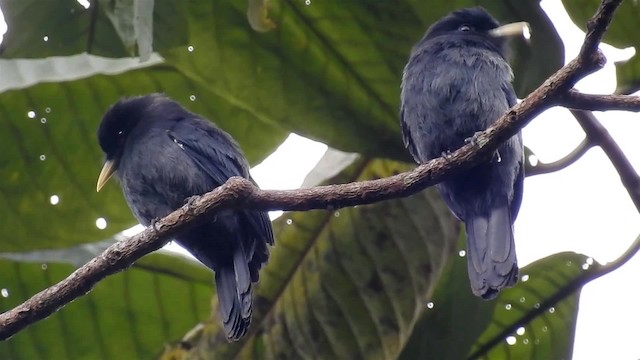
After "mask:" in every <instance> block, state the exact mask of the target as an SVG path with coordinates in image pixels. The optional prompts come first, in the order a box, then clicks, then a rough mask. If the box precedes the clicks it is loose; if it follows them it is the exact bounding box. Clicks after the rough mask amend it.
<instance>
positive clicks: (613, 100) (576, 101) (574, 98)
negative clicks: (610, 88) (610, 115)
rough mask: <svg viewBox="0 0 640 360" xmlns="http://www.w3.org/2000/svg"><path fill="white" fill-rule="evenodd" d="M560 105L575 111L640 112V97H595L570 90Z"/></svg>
mask: <svg viewBox="0 0 640 360" xmlns="http://www.w3.org/2000/svg"><path fill="white" fill-rule="evenodd" d="M559 105H562V106H564V107H567V108H570V109H574V110H590V111H605V110H622V111H634V112H639V111H640V96H633V95H593V94H583V93H581V92H579V91H576V90H569V91H568V92H567V93H566V94H564V96H562V99H561V100H560V103H559Z"/></svg>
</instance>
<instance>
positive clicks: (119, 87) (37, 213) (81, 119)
mask: <svg viewBox="0 0 640 360" xmlns="http://www.w3.org/2000/svg"><path fill="white" fill-rule="evenodd" d="M85 57H86V56H85ZM89 60H91V61H89V64H92V61H93V60H92V59H89ZM59 61H60V60H59V59H48V60H46V61H45V62H47V63H49V64H50V65H49V66H51V65H56V64H57V63H58V62H59ZM12 62H19V63H20V64H21V65H20V66H17V68H18V69H22V70H24V71H27V72H28V71H29V66H31V65H33V66H34V69H35V68H38V66H39V65H38V66H36V65H35V64H34V63H33V62H35V61H27V60H13V61H9V63H12ZM63 62H64V61H63ZM79 63H80V62H79ZM40 65H42V64H40ZM45 66H46V65H45ZM108 68H109V67H107V69H108ZM25 69H26V70H25ZM100 70H103V69H102V68H100ZM16 86H17V85H16ZM160 91H162V92H166V93H167V94H168V95H170V96H172V97H173V98H175V99H176V100H178V101H180V102H181V103H183V104H184V105H185V106H187V107H188V108H189V109H190V110H192V111H194V112H196V113H200V114H202V115H203V116H205V117H207V118H209V119H211V120H213V121H214V122H215V123H217V124H218V125H219V126H220V127H221V128H223V129H225V130H226V131H228V132H229V133H230V134H231V135H232V136H234V137H235V138H236V140H238V142H239V143H240V144H241V146H243V148H244V149H245V153H246V155H247V157H248V158H249V160H250V161H252V162H253V163H255V162H257V161H260V160H262V159H263V158H264V157H266V155H267V154H269V153H271V152H272V151H273V150H274V149H275V148H276V146H278V145H279V144H280V143H281V142H282V141H283V140H284V138H285V137H286V136H287V133H286V132H284V131H282V130H280V129H278V128H276V127H274V126H273V125H271V124H266V123H264V122H260V121H256V119H255V117H254V115H253V114H251V113H249V112H247V111H245V110H244V109H242V108H238V107H237V106H234V104H231V103H229V102H227V101H226V100H225V99H223V98H220V97H218V96H216V94H214V93H211V92H210V91H209V90H208V89H207V88H206V87H204V86H202V85H201V84H199V83H196V82H193V81H190V80H189V79H188V78H186V77H184V76H182V74H181V73H180V72H178V71H176V70H175V69H174V68H172V67H170V66H167V65H162V64H161V65H155V66H152V67H148V68H143V69H137V70H133V71H128V72H125V73H122V74H117V75H112V76H107V75H94V76H91V77H88V78H84V79H81V80H75V81H61V82H53V83H40V84H37V85H34V86H30V87H28V88H26V89H24V90H18V89H17V90H9V91H5V92H2V93H0V151H2V154H3V157H2V158H1V159H0V179H1V180H0V196H2V201H1V203H2V205H0V206H1V207H3V211H4V213H5V214H7V215H6V217H5V220H4V221H0V235H1V236H2V237H3V238H4V239H5V240H4V241H3V243H2V247H1V248H0V251H2V252H9V251H27V250H32V249H46V248H63V247H69V246H71V245H73V244H80V243H85V242H89V241H95V240H99V239H103V238H106V237H108V236H109V235H112V234H114V233H116V232H118V231H121V230H123V229H125V228H127V227H129V226H131V225H134V224H135V223H136V221H135V219H134V218H133V216H132V215H131V213H130V211H129V209H128V208H127V206H126V204H125V202H124V199H123V197H122V194H121V191H120V189H119V187H118V186H117V184H116V182H115V181H114V182H112V183H111V184H110V185H107V186H106V187H105V189H104V190H103V192H100V193H96V191H95V183H96V179H97V174H98V173H99V171H100V167H101V164H102V157H103V155H102V152H101V150H100V147H99V146H98V144H97V140H96V135H95V133H96V129H97V127H98V123H99V121H100V118H101V117H102V114H103V112H104V111H105V110H106V109H107V108H108V106H109V105H110V104H112V103H114V102H115V101H116V100H117V99H118V98H120V97H121V96H122V95H124V94H139V93H151V92H160ZM191 99H194V101H191ZM53 195H55V196H57V197H58V198H59V203H58V204H57V205H52V204H51V203H50V198H51V196H53ZM100 217H102V218H105V219H106V220H107V224H108V227H107V229H106V230H100V229H98V228H97V227H96V225H95V223H96V219H97V218H100ZM43 219H47V221H44V220H43Z"/></svg>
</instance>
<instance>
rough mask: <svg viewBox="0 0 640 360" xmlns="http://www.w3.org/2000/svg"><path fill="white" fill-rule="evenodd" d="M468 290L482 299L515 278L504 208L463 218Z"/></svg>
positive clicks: (515, 271) (514, 263)
mask: <svg viewBox="0 0 640 360" xmlns="http://www.w3.org/2000/svg"><path fill="white" fill-rule="evenodd" d="M465 225H466V229H467V248H468V259H467V265H468V268H469V280H470V282H471V289H472V291H473V293H474V294H475V295H477V296H480V297H482V298H483V299H485V300H489V299H493V298H495V297H496V296H497V295H498V292H499V291H500V290H501V289H503V288H505V287H511V286H513V285H515V284H516V282H517V281H518V264H517V260H516V251H515V244H514V242H513V229H512V227H511V221H510V217H509V209H508V207H503V208H499V209H494V210H492V212H491V214H490V215H489V217H488V218H487V217H474V218H469V219H466V220H465Z"/></svg>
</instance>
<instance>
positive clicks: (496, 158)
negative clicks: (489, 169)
mask: <svg viewBox="0 0 640 360" xmlns="http://www.w3.org/2000/svg"><path fill="white" fill-rule="evenodd" d="M491 161H492V162H497V163H499V162H502V157H501V156H500V151H498V150H496V151H494V152H493V157H492V158H491Z"/></svg>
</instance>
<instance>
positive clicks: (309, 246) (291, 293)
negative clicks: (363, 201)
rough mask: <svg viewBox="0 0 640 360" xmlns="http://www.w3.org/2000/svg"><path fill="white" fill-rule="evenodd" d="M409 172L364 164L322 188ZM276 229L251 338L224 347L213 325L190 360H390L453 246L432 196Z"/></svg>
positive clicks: (298, 218)
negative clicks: (359, 359) (202, 359)
mask: <svg viewBox="0 0 640 360" xmlns="http://www.w3.org/2000/svg"><path fill="white" fill-rule="evenodd" d="M406 169H407V166H406V165H402V164H398V163H395V162H392V161H388V160H368V159H360V160H358V161H356V162H355V163H353V164H352V165H351V166H349V167H347V168H346V169H345V170H344V171H343V172H342V173H341V174H340V175H338V176H336V177H334V178H332V179H330V180H329V181H327V182H328V183H342V182H347V181H354V180H364V179H372V178H379V177H384V176H389V175H391V174H394V173H397V172H400V171H403V170H406ZM274 230H275V233H276V239H277V240H276V246H275V247H274V248H273V251H272V256H271V259H270V261H269V264H268V265H267V266H266V267H265V268H264V269H263V270H262V271H261V275H260V282H259V283H258V285H257V287H256V292H255V303H254V304H255V306H254V313H253V321H252V324H251V329H250V333H249V334H248V335H247V336H246V337H245V338H243V340H242V341H241V342H238V343H232V344H229V343H227V341H226V339H225V337H224V333H223V332H222V330H221V329H220V325H219V320H217V319H215V320H214V321H213V324H212V326H211V328H210V329H208V330H207V331H206V332H205V333H206V334H207V335H206V336H205V337H202V338H200V339H199V341H196V342H194V343H190V344H188V345H187V346H186V347H187V348H190V347H193V350H192V351H191V353H190V356H191V357H194V358H220V359H229V358H234V356H235V357H237V358H243V359H245V358H251V359H265V358H289V359H294V358H300V357H310V358H326V359H353V358H366V359H379V358H395V357H396V356H397V355H398V354H399V352H400V351H401V350H402V348H403V346H404V342H405V340H406V339H407V338H408V336H409V334H410V333H411V330H412V327H413V325H414V323H415V321H416V319H417V316H418V314H419V313H420V312H421V310H422V309H424V308H425V306H426V302H427V300H428V299H430V298H431V296H432V293H433V291H434V289H435V285H436V282H437V281H438V279H439V278H440V276H441V274H442V270H443V267H444V265H445V263H446V261H447V259H448V258H449V255H450V254H451V252H452V251H453V248H454V245H455V242H456V240H457V238H458V237H459V227H458V226H457V225H456V222H455V221H454V220H453V216H452V215H451V213H450V212H449V211H448V209H447V208H446V206H445V205H444V204H443V203H442V201H441V200H440V198H439V196H438V194H437V193H436V192H435V190H434V189H429V190H427V191H424V192H421V193H419V194H416V195H414V196H411V197H408V198H405V199H399V200H393V201H388V202H384V203H379V204H375V205H367V206H358V207H356V208H345V209H340V210H337V211H310V212H299V213H285V214H283V215H282V217H281V218H280V219H278V220H277V221H276V222H275V223H274ZM466 290H467V291H470V290H469V289H466ZM169 351H171V349H170V350H169Z"/></svg>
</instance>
